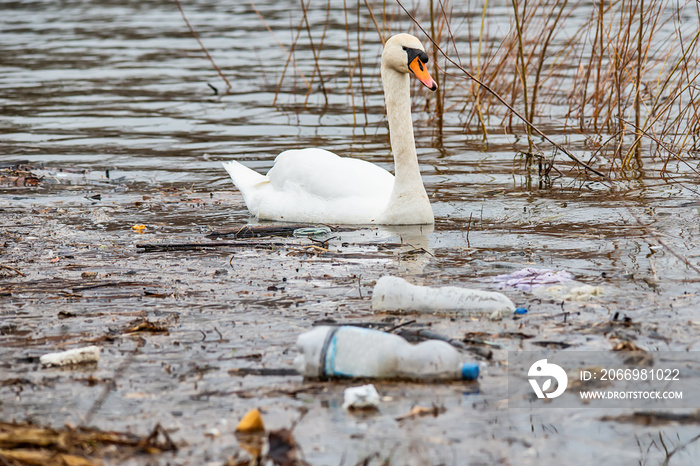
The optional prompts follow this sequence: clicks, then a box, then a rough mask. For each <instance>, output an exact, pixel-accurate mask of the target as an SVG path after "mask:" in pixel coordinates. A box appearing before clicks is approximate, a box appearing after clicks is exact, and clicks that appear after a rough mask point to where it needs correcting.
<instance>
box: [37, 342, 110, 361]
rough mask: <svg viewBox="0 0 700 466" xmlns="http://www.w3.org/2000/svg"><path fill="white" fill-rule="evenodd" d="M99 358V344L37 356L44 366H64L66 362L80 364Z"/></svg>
mask: <svg viewBox="0 0 700 466" xmlns="http://www.w3.org/2000/svg"><path fill="white" fill-rule="evenodd" d="M99 360H100V347H99V346H86V347H84V348H75V349H71V350H68V351H61V352H60V353H48V354H44V355H43V356H41V357H40V358H39V361H40V362H41V364H43V365H44V366H65V365H68V364H82V363H86V362H95V361H99Z"/></svg>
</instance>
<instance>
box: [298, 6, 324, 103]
mask: <svg viewBox="0 0 700 466" xmlns="http://www.w3.org/2000/svg"><path fill="white" fill-rule="evenodd" d="M309 1H310V0H309ZM300 3H301V9H302V12H303V17H304V24H305V25H306V34H307V35H308V38H309V46H310V47H311V54H312V55H313V57H314V71H313V72H312V74H311V81H310V83H309V89H308V90H307V91H306V98H305V99H304V107H306V105H307V103H308V101H309V96H310V95H311V92H312V91H313V84H314V77H315V76H316V72H317V71H318V80H319V82H320V86H321V91H322V92H323V98H324V99H325V101H326V106H328V94H327V93H326V85H325V83H324V81H323V73H321V68H320V65H319V56H320V55H321V48H322V47H323V38H324V37H325V35H326V30H327V29H328V18H329V17H330V1H329V3H328V9H327V11H326V23H325V25H324V28H323V37H322V38H321V43H320V44H319V46H318V53H317V50H316V47H314V39H313V35H312V34H311V26H309V18H308V10H307V8H308V3H306V4H304V0H300Z"/></svg>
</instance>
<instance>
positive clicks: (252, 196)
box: [222, 160, 269, 215]
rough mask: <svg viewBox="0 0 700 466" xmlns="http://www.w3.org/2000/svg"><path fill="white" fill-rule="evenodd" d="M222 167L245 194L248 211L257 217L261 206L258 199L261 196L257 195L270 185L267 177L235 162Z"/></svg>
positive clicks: (224, 164) (224, 163) (225, 163)
mask: <svg viewBox="0 0 700 466" xmlns="http://www.w3.org/2000/svg"><path fill="white" fill-rule="evenodd" d="M222 165H223V166H224V168H225V169H226V171H227V172H228V174H229V175H231V179H232V180H233V184H235V185H236V187H237V188H238V190H239V191H240V192H241V194H243V200H244V201H245V204H246V206H247V207H248V210H249V211H250V212H251V213H253V214H254V215H257V207H258V205H257V204H259V202H258V199H257V198H258V197H259V196H257V195H256V194H257V193H258V192H259V191H260V189H261V188H262V187H263V186H264V185H266V184H267V183H269V180H268V178H267V176H264V175H261V174H260V173H258V172H256V171H254V170H251V169H250V168H248V167H246V166H245V165H243V164H241V163H238V162H236V161H235V160H232V161H230V162H223V164H222Z"/></svg>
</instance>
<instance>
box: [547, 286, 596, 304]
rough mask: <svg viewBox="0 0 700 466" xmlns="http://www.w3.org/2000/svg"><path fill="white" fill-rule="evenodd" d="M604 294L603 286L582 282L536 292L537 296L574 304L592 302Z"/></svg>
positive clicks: (550, 287) (549, 287)
mask: <svg viewBox="0 0 700 466" xmlns="http://www.w3.org/2000/svg"><path fill="white" fill-rule="evenodd" d="M604 293H605V292H604V290H603V287H601V286H592V285H584V284H582V283H581V282H572V283H569V284H566V285H555V286H548V287H546V288H541V289H538V290H536V291H535V295H537V296H542V297H546V298H553V299H557V300H562V301H572V302H584V301H590V300H591V299H593V298H594V297H596V296H602V295H603V294H604Z"/></svg>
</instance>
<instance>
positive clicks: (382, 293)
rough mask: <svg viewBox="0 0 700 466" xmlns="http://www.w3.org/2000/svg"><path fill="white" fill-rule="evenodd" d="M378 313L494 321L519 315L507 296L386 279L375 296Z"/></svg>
mask: <svg viewBox="0 0 700 466" xmlns="http://www.w3.org/2000/svg"><path fill="white" fill-rule="evenodd" d="M372 309H374V310H375V311H409V312H438V311H448V312H457V313H459V314H467V315H474V314H478V313H483V314H488V317H489V318H491V319H493V320H498V319H501V318H503V316H504V315H506V314H508V313H513V312H514V311H515V304H513V301H511V300H510V299H509V298H508V297H507V296H506V295H504V294H502V293H497V292H494V291H483V290H473V289H469V288H458V287H456V286H444V287H441V288H432V287H428V286H418V285H412V284H410V283H408V282H407V281H406V280H404V279H403V278H399V277H392V276H384V277H382V278H380V279H379V280H377V284H376V285H375V286H374V292H373V294H372Z"/></svg>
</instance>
